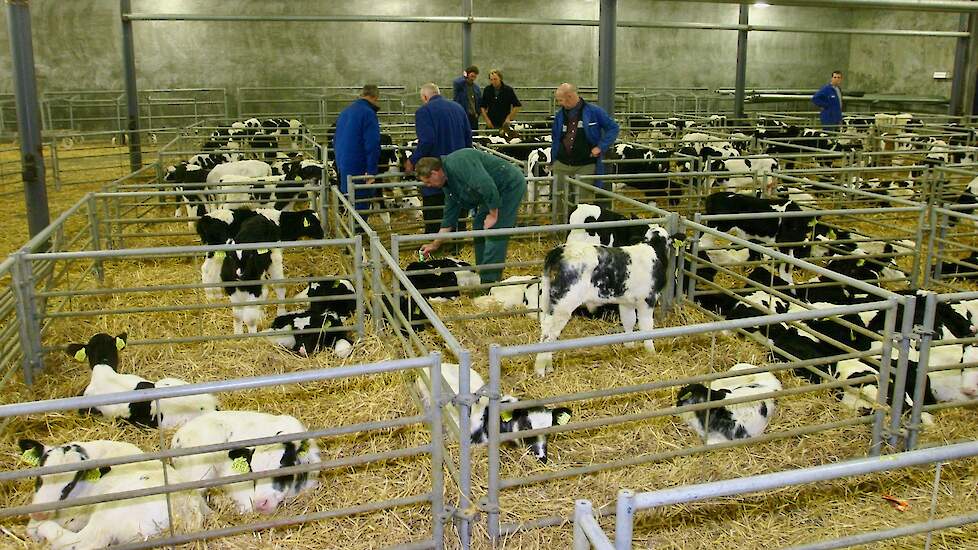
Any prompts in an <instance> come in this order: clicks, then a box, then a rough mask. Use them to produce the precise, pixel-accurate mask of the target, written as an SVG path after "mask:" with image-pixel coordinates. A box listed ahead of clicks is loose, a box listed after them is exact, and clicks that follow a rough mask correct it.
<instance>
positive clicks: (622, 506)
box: [615, 489, 635, 550]
mask: <svg viewBox="0 0 978 550" xmlns="http://www.w3.org/2000/svg"><path fill="white" fill-rule="evenodd" d="M634 522H635V492H634V491H632V490H631V489H622V490H620V491H618V504H617V506H616V507H615V550H631V548H632V527H633V526H634Z"/></svg>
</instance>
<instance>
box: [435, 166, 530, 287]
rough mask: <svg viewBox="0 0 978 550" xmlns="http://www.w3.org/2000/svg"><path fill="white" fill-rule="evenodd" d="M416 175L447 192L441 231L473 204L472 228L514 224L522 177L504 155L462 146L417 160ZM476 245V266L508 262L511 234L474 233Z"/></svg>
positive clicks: (489, 277) (488, 278)
mask: <svg viewBox="0 0 978 550" xmlns="http://www.w3.org/2000/svg"><path fill="white" fill-rule="evenodd" d="M417 174H418V179H420V180H421V181H422V182H424V184H425V187H431V188H436V189H443V190H444V191H445V215H444V216H443V218H442V221H441V229H440V230H439V233H449V232H451V231H452V228H453V227H455V226H456V225H457V223H458V216H459V214H460V213H461V212H463V211H466V210H468V209H470V208H472V209H475V218H474V219H473V221H472V229H474V230H479V229H502V228H507V227H516V214H517V213H518V212H519V209H520V203H522V202H523V196H524V195H526V176H524V175H523V172H521V171H520V169H519V168H517V167H516V166H514V165H512V164H510V163H508V162H506V161H505V160H503V159H501V158H499V157H497V156H495V155H490V154H489V153H485V152H483V151H479V150H477V149H462V150H460V151H456V152H454V153H452V154H450V155H447V156H443V157H440V158H435V157H428V158H423V159H421V160H420V161H418V167H417ZM441 244H442V240H439V239H436V240H435V241H433V242H431V243H430V244H426V245H424V246H423V247H421V252H422V254H424V255H429V254H431V253H432V252H434V251H435V250H438V248H439V247H440V246H441ZM474 244H475V263H476V265H487V264H501V263H504V262H505V261H506V248H507V246H508V245H509V237H505V236H499V237H485V238H476V239H475V243H474ZM502 275H503V270H502V269H490V270H485V271H481V272H480V273H479V277H480V278H481V280H482V282H483V283H494V282H496V281H498V280H499V279H500V278H502Z"/></svg>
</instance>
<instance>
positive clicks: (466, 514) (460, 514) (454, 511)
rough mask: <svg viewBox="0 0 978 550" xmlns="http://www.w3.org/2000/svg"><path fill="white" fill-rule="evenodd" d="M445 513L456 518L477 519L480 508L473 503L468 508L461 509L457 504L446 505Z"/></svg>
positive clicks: (473, 520) (471, 520)
mask: <svg viewBox="0 0 978 550" xmlns="http://www.w3.org/2000/svg"><path fill="white" fill-rule="evenodd" d="M445 510H446V515H447V516H449V517H451V518H453V519H456V520H463V521H469V522H476V521H479V519H480V518H479V516H480V515H481V510H479V508H478V507H477V506H475V505H472V506H469V507H468V508H465V509H462V508H459V507H458V506H446V507H445Z"/></svg>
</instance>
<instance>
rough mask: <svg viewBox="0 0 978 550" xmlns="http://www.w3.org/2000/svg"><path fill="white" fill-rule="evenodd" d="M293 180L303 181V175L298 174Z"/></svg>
mask: <svg viewBox="0 0 978 550" xmlns="http://www.w3.org/2000/svg"><path fill="white" fill-rule="evenodd" d="M292 181H302V176H296V177H295V178H294V179H293V180H292Z"/></svg>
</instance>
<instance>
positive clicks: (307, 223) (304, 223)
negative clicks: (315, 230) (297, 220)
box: [302, 220, 312, 227]
mask: <svg viewBox="0 0 978 550" xmlns="http://www.w3.org/2000/svg"><path fill="white" fill-rule="evenodd" d="M310 225H312V224H311V223H309V220H302V227H309V226H310Z"/></svg>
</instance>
